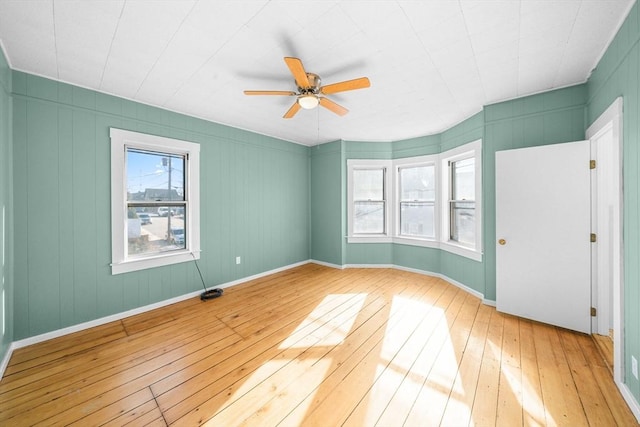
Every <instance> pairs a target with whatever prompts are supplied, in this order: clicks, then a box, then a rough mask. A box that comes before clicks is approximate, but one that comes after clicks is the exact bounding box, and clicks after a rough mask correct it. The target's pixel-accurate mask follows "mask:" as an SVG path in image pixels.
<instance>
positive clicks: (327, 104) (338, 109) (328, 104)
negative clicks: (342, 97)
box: [319, 97, 349, 116]
mask: <svg viewBox="0 0 640 427" xmlns="http://www.w3.org/2000/svg"><path fill="white" fill-rule="evenodd" d="M319 99H320V105H322V106H323V107H324V108H326V109H327V110H331V111H333V112H334V113H336V114H337V115H339V116H344V115H345V114H347V113H348V112H349V110H347V109H346V108H344V107H343V106H342V105H339V104H336V103H335V102H333V101H332V100H330V99H329V98H323V97H320V98H319Z"/></svg>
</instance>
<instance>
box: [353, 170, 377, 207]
mask: <svg viewBox="0 0 640 427" xmlns="http://www.w3.org/2000/svg"><path fill="white" fill-rule="evenodd" d="M353 199H354V200H384V169H361V170H357V169H356V170H354V171H353Z"/></svg>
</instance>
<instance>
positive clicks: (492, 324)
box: [471, 311, 504, 426]
mask: <svg viewBox="0 0 640 427" xmlns="http://www.w3.org/2000/svg"><path fill="white" fill-rule="evenodd" d="M503 326H504V315H502V314H501V313H498V312H497V311H492V312H491V318H490V320H489V329H488V331H487V339H486V341H485V345H484V351H483V353H482V362H481V365H480V373H479V376H478V383H477V388H476V393H475V399H474V401H473V409H472V411H471V419H472V422H473V424H474V425H477V426H489V425H496V420H497V411H498V395H499V387H500V366H501V361H502V351H501V344H502V334H503V329H504V328H503Z"/></svg>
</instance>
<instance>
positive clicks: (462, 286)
mask: <svg viewBox="0 0 640 427" xmlns="http://www.w3.org/2000/svg"><path fill="white" fill-rule="evenodd" d="M314 262H315V261H314ZM338 268H339V267H338ZM343 268H393V269H395V270H402V271H408V272H410V273H416V274H423V275H425V276H431V277H438V278H440V279H442V280H445V281H447V282H449V283H451V284H452V285H453V286H456V287H458V288H460V289H462V290H463V291H465V292H468V293H470V294H471V295H473V296H475V297H478V298H480V300H482V302H483V303H484V304H487V305H492V304H491V300H485V299H484V295H483V294H482V293H481V292H478V291H476V290H475V289H472V288H470V287H468V286H467V285H465V284H464V283H460V282H458V281H457V280H454V279H452V278H450V277H448V276H445V275H444V274H441V273H434V272H432V271H427V270H420V269H417V268H410V267H403V266H401V265H395V264H345V265H344V266H343ZM493 306H494V307H495V302H494V303H493Z"/></svg>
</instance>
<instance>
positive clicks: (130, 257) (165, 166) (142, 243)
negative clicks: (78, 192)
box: [110, 128, 200, 274]
mask: <svg viewBox="0 0 640 427" xmlns="http://www.w3.org/2000/svg"><path fill="white" fill-rule="evenodd" d="M110 135H111V162H112V175H111V176H112V187H111V191H112V194H111V200H112V202H111V218H112V273H113V274H117V273H124V272H128V271H135V270H140V269H144V268H151V267H157V266H161V265H168V264H174V263H178V262H184V261H190V260H193V259H194V257H195V258H199V252H200V247H199V245H200V243H199V242H200V239H199V224H200V222H199V200H198V199H199V145H198V144H195V143H191V142H186V141H180V140H175V139H171V138H163V137H158V136H153V135H146V134H140V133H137V132H130V131H124V130H120V129H113V128H112V129H111V133H110Z"/></svg>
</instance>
